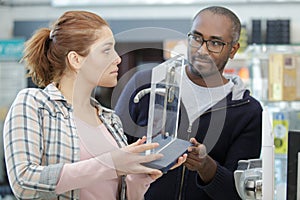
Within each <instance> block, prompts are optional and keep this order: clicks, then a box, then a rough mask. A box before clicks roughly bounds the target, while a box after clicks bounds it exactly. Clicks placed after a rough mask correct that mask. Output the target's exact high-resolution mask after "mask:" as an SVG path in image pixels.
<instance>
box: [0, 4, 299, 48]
mask: <svg viewBox="0 0 300 200" xmlns="http://www.w3.org/2000/svg"><path fill="white" fill-rule="evenodd" d="M208 5H212V4H204V3H201V4H199V3H198V4H193V5H171V6H166V5H159V6H157V5H156V6H155V5H148V6H143V5H137V6H108V5H105V6H101V7H100V6H94V7H80V8H79V7H73V8H70V7H68V8H53V7H51V6H15V7H14V6H12V7H9V6H0V19H1V23H0V30H1V31H0V38H1V39H3V38H10V37H12V30H13V27H12V26H13V21H14V20H19V21H20V20H49V19H50V20H52V19H55V18H57V17H59V16H60V15H61V14H62V13H63V12H64V11H66V10H70V9H77V10H78V9H80V10H82V9H84V10H90V11H93V12H97V13H98V14H100V15H101V16H102V17H104V18H105V19H108V20H109V19H172V18H176V19H178V18H182V19H191V18H192V17H193V16H194V14H195V13H196V12H197V11H198V10H200V9H201V8H203V7H206V6H208ZM218 5H224V6H226V7H228V8H230V9H232V10H233V11H234V12H235V13H236V14H237V15H238V16H239V17H240V19H241V21H242V23H243V24H246V25H247V26H248V27H249V28H250V27H251V20H252V19H279V18H280V19H290V20H291V30H290V31H291V42H292V43H300V13H299V12H300V2H293V1H289V2H286V3H284V2H281V1H279V2H277V1H276V2H273V3H270V2H269V3H261V2H259V3H255V2H252V3H246V2H244V3H227V4H226V3H223V4H218Z"/></svg>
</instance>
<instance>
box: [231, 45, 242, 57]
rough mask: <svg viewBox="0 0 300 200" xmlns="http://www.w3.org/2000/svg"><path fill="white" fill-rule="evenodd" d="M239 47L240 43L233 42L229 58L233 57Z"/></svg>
mask: <svg viewBox="0 0 300 200" xmlns="http://www.w3.org/2000/svg"><path fill="white" fill-rule="evenodd" d="M239 48H240V43H239V42H237V43H235V44H234V45H232V47H231V51H230V56H229V57H230V59H233V58H234V55H235V54H236V52H237V51H238V50H239Z"/></svg>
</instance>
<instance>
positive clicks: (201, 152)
mask: <svg viewBox="0 0 300 200" xmlns="http://www.w3.org/2000/svg"><path fill="white" fill-rule="evenodd" d="M190 142H191V143H192V144H193V146H190V147H188V157H187V159H186V162H185V163H184V165H185V166H186V167H187V168H188V169H189V170H191V171H197V172H198V174H199V176H200V177H201V179H202V180H203V181H204V182H206V183H207V182H209V181H211V180H212V179H213V177H214V176H215V174H216V170H217V164H216V162H215V161H214V160H213V159H212V158H211V157H210V156H208V155H207V152H206V147H205V145H204V144H200V143H199V142H198V141H197V140H196V139H195V138H191V140H190Z"/></svg>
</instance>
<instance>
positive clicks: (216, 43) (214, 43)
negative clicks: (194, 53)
mask: <svg viewBox="0 0 300 200" xmlns="http://www.w3.org/2000/svg"><path fill="white" fill-rule="evenodd" d="M211 44H212V45H213V46H222V45H223V42H220V41H215V40H212V41H211Z"/></svg>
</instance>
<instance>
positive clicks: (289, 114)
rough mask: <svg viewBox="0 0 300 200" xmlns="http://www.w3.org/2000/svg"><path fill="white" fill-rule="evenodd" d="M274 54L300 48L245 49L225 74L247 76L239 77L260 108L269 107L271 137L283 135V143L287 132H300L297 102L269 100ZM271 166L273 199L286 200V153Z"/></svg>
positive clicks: (283, 46)
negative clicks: (242, 71) (270, 66)
mask: <svg viewBox="0 0 300 200" xmlns="http://www.w3.org/2000/svg"><path fill="white" fill-rule="evenodd" d="M273 53H282V54H288V53H293V54H299V55H300V45H251V46H248V47H247V49H246V50H245V51H244V52H242V53H238V54H237V55H236V57H235V58H234V59H233V60H230V62H228V67H227V68H228V69H227V71H228V72H234V73H235V74H238V75H241V74H240V73H239V72H240V70H241V69H243V70H247V71H248V77H247V76H246V77H242V78H244V82H245V83H246V84H247V87H248V88H249V89H250V91H251V92H252V95H253V96H254V97H255V98H257V99H258V100H259V101H260V102H261V104H262V106H264V107H268V110H269V114H270V115H271V116H270V118H272V119H273V122H272V124H273V134H274V137H279V136H278V135H276V134H282V135H281V136H280V137H282V139H283V140H284V139H287V133H288V130H300V100H296V99H295V100H293V101H284V100H281V101H270V100H269V98H268V90H269V89H270V88H269V83H268V78H269V56H270V54H273ZM299 65H300V63H299ZM299 68H300V67H299ZM299 78H300V77H299ZM278 118H279V119H278ZM280 120H281V121H280ZM277 125H278V126H279V128H278V127H277ZM276 129H280V131H281V133H278V130H276ZM280 131H279V132H280ZM274 163H275V164H274V165H275V166H274V169H275V174H274V178H275V191H274V192H275V199H276V200H281V199H286V188H287V185H286V183H287V152H286V151H282V152H281V153H278V152H277V153H275V160H274Z"/></svg>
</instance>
